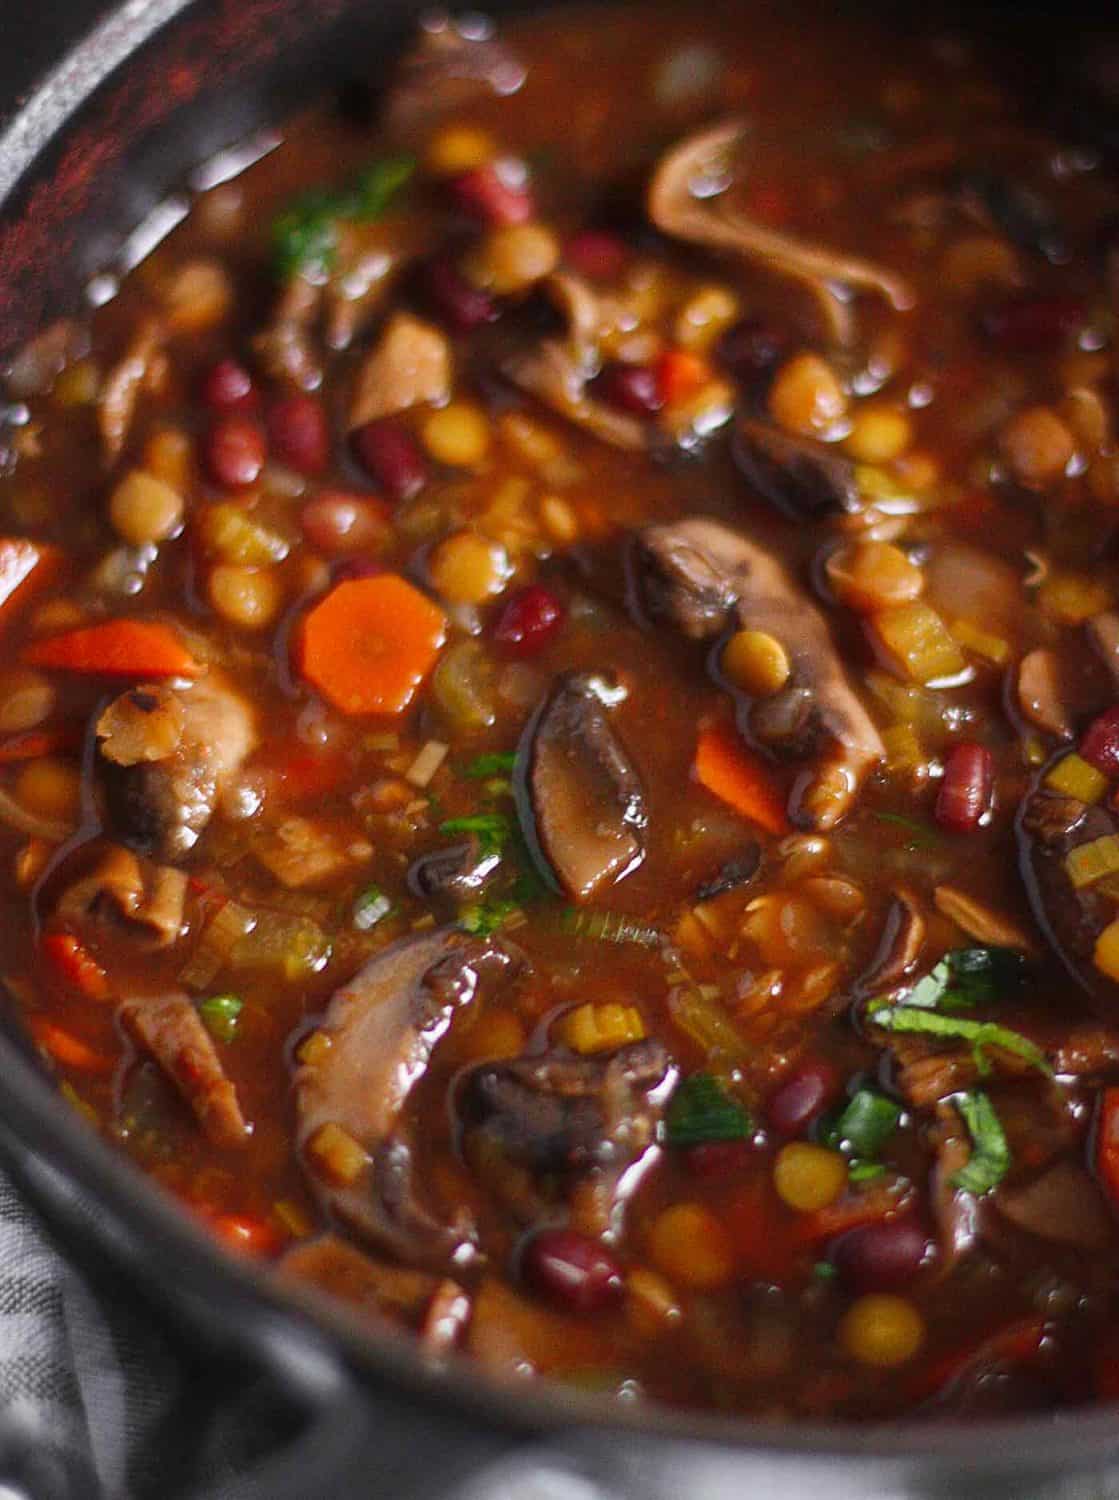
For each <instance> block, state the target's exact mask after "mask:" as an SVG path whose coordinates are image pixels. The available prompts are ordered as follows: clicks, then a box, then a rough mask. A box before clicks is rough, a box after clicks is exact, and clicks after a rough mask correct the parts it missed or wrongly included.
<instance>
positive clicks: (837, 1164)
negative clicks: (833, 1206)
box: [773, 1141, 847, 1214]
mask: <svg viewBox="0 0 1119 1500" xmlns="http://www.w3.org/2000/svg"><path fill="white" fill-rule="evenodd" d="M773 1185H774V1187H775V1188H776V1189H777V1196H778V1197H779V1198H780V1199H781V1201H782V1203H787V1204H788V1206H789V1207H790V1208H794V1209H796V1211H797V1212H798V1213H802V1214H807V1213H814V1212H815V1211H816V1210H817V1209H818V1208H826V1207H827V1206H828V1204H829V1203H834V1202H835V1200H836V1199H837V1198H838V1197H839V1196H840V1194H841V1193H842V1192H843V1189H844V1188H845V1187H846V1186H847V1163H846V1161H845V1160H844V1159H843V1157H842V1156H840V1154H839V1152H838V1151H829V1150H828V1149H827V1147H826V1146H812V1145H809V1144H808V1142H807V1141H791V1142H790V1143H789V1144H788V1145H787V1146H782V1147H781V1150H780V1151H779V1152H778V1153H777V1161H776V1162H775V1164H774V1167H773Z"/></svg>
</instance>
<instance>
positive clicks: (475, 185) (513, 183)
mask: <svg viewBox="0 0 1119 1500" xmlns="http://www.w3.org/2000/svg"><path fill="white" fill-rule="evenodd" d="M451 192H452V194H453V195H454V198H455V201H456V203H457V204H458V206H459V207H460V208H461V209H463V210H464V211H465V212H466V213H468V214H469V215H470V216H471V218H474V219H478V220H479V221H480V222H481V223H483V224H488V225H490V226H491V227H492V228H495V229H498V228H501V227H503V226H504V225H507V224H527V223H528V221H529V219H531V218H533V217H535V213H536V208H535V205H534V204H533V201H532V191H531V189H530V187H529V181H528V171H527V169H526V167H525V164H524V162H522V161H518V160H516V159H513V158H508V159H503V160H501V161H491V162H487V163H486V164H485V166H482V167H474V168H472V169H471V170H470V171H469V172H463V173H462V175H461V176H460V177H456V178H455V179H454V181H453V182H452V183H451Z"/></svg>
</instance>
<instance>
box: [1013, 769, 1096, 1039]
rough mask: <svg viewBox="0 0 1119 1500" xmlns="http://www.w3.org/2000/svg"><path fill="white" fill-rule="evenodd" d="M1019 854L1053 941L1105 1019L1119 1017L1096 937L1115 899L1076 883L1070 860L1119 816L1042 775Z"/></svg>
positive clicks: (1024, 819)
mask: <svg viewBox="0 0 1119 1500" xmlns="http://www.w3.org/2000/svg"><path fill="white" fill-rule="evenodd" d="M1015 826H1016V830H1017V835H1018V848H1019V859H1020V865H1021V870H1022V877H1023V880H1024V882H1025V886H1026V893H1027V895H1028V897H1029V900H1030V905H1031V907H1032V908H1033V913H1034V916H1035V918H1036V919H1037V923H1038V926H1039V927H1040V928H1041V931H1042V933H1043V934H1044V936H1045V938H1046V940H1047V942H1048V943H1049V944H1050V945H1051V947H1052V948H1053V950H1054V952H1055V953H1056V954H1057V956H1058V957H1059V958H1060V960H1061V961H1062V963H1063V964H1064V966H1065V968H1066V969H1067V970H1068V971H1069V973H1070V974H1071V975H1072V976H1073V978H1074V979H1075V980H1077V982H1078V983H1079V984H1080V985H1081V986H1082V988H1083V989H1084V990H1085V991H1086V993H1087V995H1088V998H1089V1001H1090V1003H1091V1005H1092V1007H1093V1009H1094V1010H1095V1011H1097V1013H1098V1014H1099V1015H1100V1016H1101V1017H1102V1018H1103V1019H1104V1020H1115V1018H1116V1017H1117V1016H1119V984H1117V983H1116V982H1115V980H1113V979H1109V978H1108V977H1107V975H1106V974H1104V973H1103V972H1102V971H1101V970H1100V969H1098V968H1097V967H1096V965H1095V962H1094V954H1095V946H1096V940H1097V938H1098V937H1099V935H1100V933H1101V932H1102V931H1103V930H1104V928H1105V927H1106V926H1107V925H1108V923H1109V922H1110V921H1111V919H1112V917H1113V915H1114V912H1115V903H1114V901H1112V900H1109V899H1107V898H1106V897H1105V896H1102V895H1100V894H1099V892H1097V891H1096V890H1095V889H1094V888H1093V887H1092V885H1090V884H1089V885H1084V886H1082V887H1081V888H1080V889H1079V890H1078V889H1076V887H1074V885H1073V883H1072V879H1071V877H1070V875H1069V872H1068V868H1067V866H1066V860H1067V858H1068V856H1069V854H1070V853H1071V851H1072V850H1074V849H1079V848H1081V847H1082V846H1083V845H1085V844H1090V843H1092V842H1093V841H1094V840H1096V839H1101V838H1108V837H1112V836H1114V835H1116V834H1119V815H1117V814H1116V813H1115V812H1113V811H1112V810H1111V809H1110V808H1109V807H1107V806H1106V805H1104V804H1102V803H1100V804H1097V805H1095V806H1089V805H1088V804H1087V803H1084V802H1081V801H1078V800H1077V798H1075V797H1068V796H1064V795H1063V794H1061V793H1059V792H1056V791H1054V790H1053V789H1052V788H1050V787H1047V786H1046V785H1045V782H1044V780H1043V779H1040V778H1039V779H1038V780H1037V781H1036V782H1035V784H1034V786H1033V787H1032V789H1031V790H1030V791H1029V792H1028V794H1027V795H1026V797H1025V798H1024V799H1023V801H1022V805H1021V808H1020V810H1019V813H1018V817H1017V819H1016V824H1015Z"/></svg>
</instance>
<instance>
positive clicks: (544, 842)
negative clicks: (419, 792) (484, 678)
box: [513, 672, 646, 901]
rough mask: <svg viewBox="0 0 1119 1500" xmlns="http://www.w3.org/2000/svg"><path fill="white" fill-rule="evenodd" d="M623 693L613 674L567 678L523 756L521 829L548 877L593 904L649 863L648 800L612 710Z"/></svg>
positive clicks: (528, 735) (518, 789) (517, 790)
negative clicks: (601, 893) (616, 729)
mask: <svg viewBox="0 0 1119 1500" xmlns="http://www.w3.org/2000/svg"><path fill="white" fill-rule="evenodd" d="M623 697H624V692H623V691H622V690H621V689H620V688H619V687H618V686H617V684H616V683H615V682H614V681H613V679H612V678H610V677H609V676H608V675H606V674H600V673H593V672H577V673H571V674H568V675H566V676H564V677H561V678H560V680H559V682H558V683H557V684H556V687H555V688H554V689H553V691H552V693H551V694H550V695H549V697H548V698H546V699H545V701H544V703H543V704H542V705H541V707H540V708H539V709H538V710H537V712H536V713H535V714H534V715H533V717H532V718H531V719H530V720H529V723H528V725H527V726H526V728H525V731H524V734H523V736H522V738H521V744H520V748H519V750H518V752H517V768H516V771H515V774H514V782H513V785H514V794H515V797H516V804H517V812H518V815H519V817H520V821H521V827H522V829H523V831H524V835H525V838H526V840H527V842H528V845H529V848H530V849H531V850H532V852H533V854H534V855H535V857H536V859H537V862H538V864H539V865H540V867H541V869H542V871H543V873H544V874H545V875H546V876H547V877H549V878H550V880H551V881H552V883H553V884H554V885H555V886H556V887H558V888H559V889H560V890H562V891H563V892H564V893H565V894H566V895H567V896H569V897H570V898H571V900H573V901H588V900H589V899H590V898H591V897H592V896H594V895H595V894H596V893H597V892H598V891H600V890H601V889H602V888H603V887H604V886H608V885H614V884H615V883H616V882H617V881H619V880H622V879H623V878H624V877H625V876H626V875H628V874H629V873H630V872H631V871H632V870H635V869H636V868H637V866H638V865H640V864H641V862H642V860H643V859H644V858H645V844H644V839H643V832H644V828H645V823H646V812H645V797H644V793H643V792H642V789H641V782H640V779H639V777H638V775H637V772H636V770H635V769H634V767H633V764H632V762H631V761H630V759H629V756H628V755H627V753H626V751H625V749H624V747H623V746H622V744H621V742H620V740H619V739H618V737H617V735H616V734H615V733H614V730H613V729H612V727H611V725H610V720H609V714H608V710H609V709H610V708H611V707H612V706H614V705H615V704H616V703H618V702H619V701H620V700H621V699H622V698H623Z"/></svg>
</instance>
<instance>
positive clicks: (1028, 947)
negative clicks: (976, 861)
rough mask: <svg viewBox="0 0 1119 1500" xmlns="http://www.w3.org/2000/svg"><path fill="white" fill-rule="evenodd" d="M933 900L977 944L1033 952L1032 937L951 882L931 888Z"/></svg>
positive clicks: (937, 907) (943, 914) (938, 908)
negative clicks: (950, 883) (932, 889)
mask: <svg viewBox="0 0 1119 1500" xmlns="http://www.w3.org/2000/svg"><path fill="white" fill-rule="evenodd" d="M933 900H934V901H935V903H936V909H937V911H938V912H940V913H941V915H942V916H945V917H947V918H948V919H949V921H952V922H955V924H956V926H957V927H962V928H963V930H964V932H966V933H967V935H968V937H972V938H974V939H975V941H976V942H977V943H984V944H986V945H988V946H989V947H992V948H1017V949H1018V950H1019V951H1020V952H1022V953H1032V952H1034V942H1033V939H1032V938H1031V937H1030V935H1029V934H1028V933H1026V932H1023V931H1022V929H1021V927H1019V926H1018V924H1017V923H1016V922H1012V921H1011V920H1010V919H1009V917H1004V916H1003V915H1002V913H1001V912H996V911H992V910H991V908H990V907H989V906H984V905H983V903H982V902H981V901H977V900H976V899H975V897H974V896H969V895H968V894H967V892H966V891H961V890H958V889H957V888H956V887H955V886H953V885H938V886H937V887H936V889H935V890H934V891H933Z"/></svg>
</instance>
